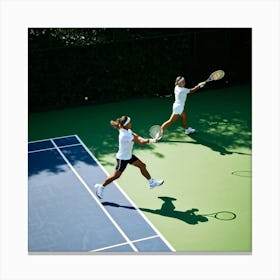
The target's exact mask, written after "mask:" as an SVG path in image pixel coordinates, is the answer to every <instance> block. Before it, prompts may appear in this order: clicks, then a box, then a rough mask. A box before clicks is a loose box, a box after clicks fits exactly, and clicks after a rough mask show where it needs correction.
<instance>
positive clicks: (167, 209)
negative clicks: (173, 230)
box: [102, 196, 208, 225]
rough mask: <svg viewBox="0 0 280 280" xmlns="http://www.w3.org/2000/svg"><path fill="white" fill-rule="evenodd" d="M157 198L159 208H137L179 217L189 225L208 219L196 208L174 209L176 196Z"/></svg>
mask: <svg viewBox="0 0 280 280" xmlns="http://www.w3.org/2000/svg"><path fill="white" fill-rule="evenodd" d="M158 198H159V199H161V200H163V204H162V206H161V208H160V209H149V208H143V207H139V209H140V210H142V211H144V212H148V213H153V214H156V215H161V216H165V217H170V218H175V219H179V220H181V221H183V222H185V223H188V224H190V225H196V224H198V223H199V222H207V221H208V218H206V217H205V216H203V215H199V214H196V212H198V211H199V210H198V209H195V208H192V209H190V210H186V211H177V210H175V206H174V204H173V201H175V200H177V199H176V198H173V197H166V196H161V197H158ZM102 204H103V205H104V206H112V207H122V208H126V209H131V210H136V208H135V207H133V206H123V205H119V204H117V203H113V202H103V203H102Z"/></svg>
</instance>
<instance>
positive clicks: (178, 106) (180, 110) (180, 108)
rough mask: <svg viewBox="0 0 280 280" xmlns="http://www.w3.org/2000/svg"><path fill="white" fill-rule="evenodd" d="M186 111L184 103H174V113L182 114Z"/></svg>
mask: <svg viewBox="0 0 280 280" xmlns="http://www.w3.org/2000/svg"><path fill="white" fill-rule="evenodd" d="M183 111H184V105H181V104H177V103H173V111H172V113H173V114H174V115H181V114H182V113H183Z"/></svg>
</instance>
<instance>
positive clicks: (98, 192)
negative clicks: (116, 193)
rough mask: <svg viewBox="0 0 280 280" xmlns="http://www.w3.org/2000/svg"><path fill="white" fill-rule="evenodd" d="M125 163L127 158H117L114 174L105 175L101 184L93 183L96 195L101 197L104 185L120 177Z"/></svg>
mask: <svg viewBox="0 0 280 280" xmlns="http://www.w3.org/2000/svg"><path fill="white" fill-rule="evenodd" d="M127 164H128V161H127V160H120V159H117V166H116V170H115V172H114V174H112V175H110V176H109V177H107V178H106V179H105V181H104V182H103V183H102V184H95V188H96V195H97V196H98V197H99V198H103V192H104V189H105V186H107V185H109V184H110V183H111V182H113V181H114V180H116V179H118V178H120V176H121V175H122V173H123V171H124V170H125V168H126V166H127Z"/></svg>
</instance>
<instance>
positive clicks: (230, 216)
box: [201, 211, 236, 221]
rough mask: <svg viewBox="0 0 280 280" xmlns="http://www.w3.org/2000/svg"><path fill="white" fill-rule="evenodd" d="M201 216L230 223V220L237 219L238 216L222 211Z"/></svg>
mask: <svg viewBox="0 0 280 280" xmlns="http://www.w3.org/2000/svg"><path fill="white" fill-rule="evenodd" d="M201 216H207V217H212V218H216V219H218V220H221V221H230V220H234V219H235V218H236V214H234V213H233V212H229V211H220V212H217V213H212V214H201Z"/></svg>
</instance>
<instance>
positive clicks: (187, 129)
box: [180, 112, 195, 134]
mask: <svg viewBox="0 0 280 280" xmlns="http://www.w3.org/2000/svg"><path fill="white" fill-rule="evenodd" d="M180 117H181V120H182V125H183V127H184V128H185V133H186V134H191V133H194V132H195V129H193V128H191V127H190V126H189V123H188V119H187V114H186V113H185V112H183V113H182V114H181V115H180Z"/></svg>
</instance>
